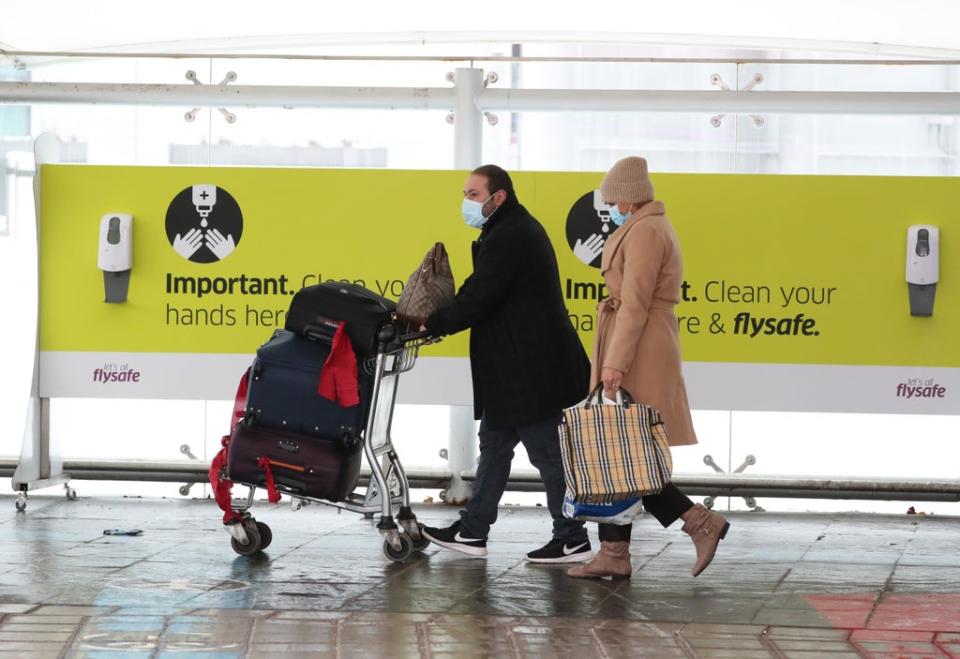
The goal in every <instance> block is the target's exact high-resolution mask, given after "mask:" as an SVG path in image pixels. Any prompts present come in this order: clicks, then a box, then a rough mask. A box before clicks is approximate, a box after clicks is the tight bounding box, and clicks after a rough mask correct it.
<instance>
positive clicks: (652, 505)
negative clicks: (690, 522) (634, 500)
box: [600, 483, 693, 542]
mask: <svg viewBox="0 0 960 659" xmlns="http://www.w3.org/2000/svg"><path fill="white" fill-rule="evenodd" d="M643 508H644V510H646V511H647V512H648V513H650V514H651V515H653V516H654V517H656V518H657V521H658V522H660V523H661V524H663V528H667V527H668V526H670V525H671V524H673V523H674V522H676V521H677V520H678V519H680V516H681V515H683V514H684V513H685V512H687V511H688V510H690V509H691V508H693V501H691V500H690V498H689V497H687V495H686V494H684V493H683V492H681V491H680V488H678V487H677V486H676V485H674V484H673V483H667V485H666V486H665V487H664V488H663V489H662V490H660V493H659V494H651V495H650V496H647V497H643ZM631 529H633V524H627V525H626V526H617V525H616V524H600V541H601V542H624V541H626V542H629V541H630V531H631Z"/></svg>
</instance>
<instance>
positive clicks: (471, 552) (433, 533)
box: [422, 522, 487, 557]
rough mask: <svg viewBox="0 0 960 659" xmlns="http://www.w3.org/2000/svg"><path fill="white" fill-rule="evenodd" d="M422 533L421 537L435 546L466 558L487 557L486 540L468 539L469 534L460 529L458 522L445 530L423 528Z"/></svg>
mask: <svg viewBox="0 0 960 659" xmlns="http://www.w3.org/2000/svg"><path fill="white" fill-rule="evenodd" d="M422 532H423V535H425V536H426V537H427V539H428V540H430V542H432V543H433V544H435V545H439V546H441V547H445V548H447V549H452V550H453V551H458V552H460V553H461V554H467V555H468V556H476V557H481V556H486V555H487V540H486V538H472V537H470V534H468V533H466V532H465V531H464V530H463V529H462V528H461V526H460V522H456V523H455V524H453V525H452V526H448V527H447V528H445V529H435V528H431V527H429V526H425V527H423V529H422Z"/></svg>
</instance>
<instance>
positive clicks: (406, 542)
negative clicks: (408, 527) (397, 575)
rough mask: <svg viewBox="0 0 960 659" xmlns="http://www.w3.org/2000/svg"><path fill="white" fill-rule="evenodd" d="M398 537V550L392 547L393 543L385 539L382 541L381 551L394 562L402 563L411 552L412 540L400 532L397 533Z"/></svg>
mask: <svg viewBox="0 0 960 659" xmlns="http://www.w3.org/2000/svg"><path fill="white" fill-rule="evenodd" d="M399 539H400V551H397V550H396V549H394V548H393V545H391V544H390V543H389V542H387V541H386V540H384V541H383V553H384V555H386V557H387V558H389V559H390V560H391V561H393V562H394V563H403V562H404V561H405V560H407V559H408V558H410V554H412V553H413V541H412V540H411V539H410V538H408V537H407V536H406V535H404V534H402V533H401V534H400V535H399Z"/></svg>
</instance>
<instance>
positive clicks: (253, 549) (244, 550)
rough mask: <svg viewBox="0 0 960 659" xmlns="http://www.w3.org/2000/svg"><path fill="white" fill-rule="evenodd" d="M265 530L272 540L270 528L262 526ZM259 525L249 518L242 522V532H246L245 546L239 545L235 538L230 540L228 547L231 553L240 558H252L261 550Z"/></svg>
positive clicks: (261, 541)
mask: <svg viewBox="0 0 960 659" xmlns="http://www.w3.org/2000/svg"><path fill="white" fill-rule="evenodd" d="M263 526H264V527H266V529H267V533H268V537H269V538H270V539H271V540H272V539H273V534H271V533H270V527H268V526H267V525H266V524H264V525H263ZM259 527H260V523H258V522H256V521H255V520H253V518H250V519H248V520H246V521H244V522H243V530H244V531H246V532H247V544H241V543H240V542H238V541H237V539H236V538H230V546H231V547H233V551H235V552H237V553H238V554H240V555H241V556H253V555H254V554H257V553H259V552H260V550H261V549H263V544H262V543H263V540H262V539H261V537H260V529H259Z"/></svg>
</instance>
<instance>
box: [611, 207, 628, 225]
mask: <svg viewBox="0 0 960 659" xmlns="http://www.w3.org/2000/svg"><path fill="white" fill-rule="evenodd" d="M628 217H630V213H622V212H620V206H618V205H617V204H613V205H612V206H610V221H611V222H613V223H614V224H616V225H617V226H620V225H622V224H623V223H624V222H626V221H627V218H628Z"/></svg>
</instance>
